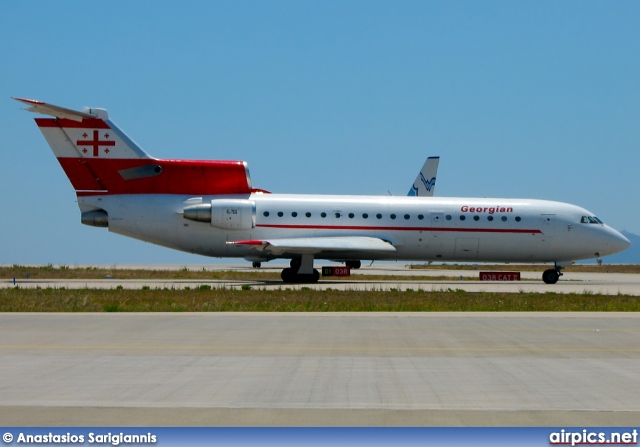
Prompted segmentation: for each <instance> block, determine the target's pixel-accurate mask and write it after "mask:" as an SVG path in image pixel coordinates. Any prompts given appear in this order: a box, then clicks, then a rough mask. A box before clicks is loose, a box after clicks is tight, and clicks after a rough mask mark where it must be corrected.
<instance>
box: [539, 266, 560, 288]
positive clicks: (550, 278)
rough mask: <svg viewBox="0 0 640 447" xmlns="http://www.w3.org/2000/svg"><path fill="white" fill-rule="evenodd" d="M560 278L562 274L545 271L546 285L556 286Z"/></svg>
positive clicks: (543, 278)
mask: <svg viewBox="0 0 640 447" xmlns="http://www.w3.org/2000/svg"><path fill="white" fill-rule="evenodd" d="M559 278H560V274H559V273H558V271H557V270H554V269H549V270H545V271H544V273H543V274H542V280H543V281H544V283H545V284H555V283H557V282H558V279H559Z"/></svg>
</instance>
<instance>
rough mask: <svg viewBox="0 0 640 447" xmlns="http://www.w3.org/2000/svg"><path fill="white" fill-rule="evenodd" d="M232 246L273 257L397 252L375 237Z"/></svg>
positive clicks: (252, 241) (313, 238)
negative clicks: (282, 255)
mask: <svg viewBox="0 0 640 447" xmlns="http://www.w3.org/2000/svg"><path fill="white" fill-rule="evenodd" d="M227 244H232V245H243V246H252V247H254V248H256V249H257V250H258V251H261V252H266V253H269V254H273V255H280V254H284V253H287V254H299V255H303V254H318V253H324V252H350V251H358V252H375V253H380V252H395V251H396V249H395V247H394V246H393V245H391V244H390V243H389V242H385V241H383V240H382V239H378V238H375V237H364V236H344V237H303V238H289V239H265V240H255V239H252V240H242V241H233V242H227Z"/></svg>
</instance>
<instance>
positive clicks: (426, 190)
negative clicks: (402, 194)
mask: <svg viewBox="0 0 640 447" xmlns="http://www.w3.org/2000/svg"><path fill="white" fill-rule="evenodd" d="M438 163H440V157H429V158H427V160H426V161H425V162H424V165H423V166H422V169H421V170H420V173H418V176H417V177H416V179H415V181H414V182H413V185H412V186H411V189H410V190H409V193H408V194H407V195H408V196H420V197H432V196H433V193H434V192H435V190H436V175H437V173H438Z"/></svg>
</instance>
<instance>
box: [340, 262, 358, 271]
mask: <svg viewBox="0 0 640 447" xmlns="http://www.w3.org/2000/svg"><path fill="white" fill-rule="evenodd" d="M344 264H345V265H346V266H347V267H349V268H350V269H356V270H357V269H359V268H360V267H362V263H361V262H360V261H347V262H345V263H344Z"/></svg>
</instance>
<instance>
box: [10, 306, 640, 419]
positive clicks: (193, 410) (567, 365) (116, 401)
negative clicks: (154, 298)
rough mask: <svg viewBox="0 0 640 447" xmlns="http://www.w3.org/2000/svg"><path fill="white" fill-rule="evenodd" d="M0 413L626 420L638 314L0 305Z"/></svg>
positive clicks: (637, 395) (639, 336)
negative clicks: (61, 310)
mask: <svg viewBox="0 0 640 447" xmlns="http://www.w3.org/2000/svg"><path fill="white" fill-rule="evenodd" d="M0 340H1V341H0V355H1V359H2V363H1V364H0V377H2V380H1V381H0V425H5V426H12V425H18V426H57V425H60V426H91V425H98V426H110V425H116V426H154V425H155V426H262V425H276V426H299V425H310V426H344V425H346V426H363V425H364V426H397V425H400V426H450V425H453V426H457V425H462V426H615V425H622V426H636V425H637V423H638V420H640V374H639V373H638V371H640V314H634V313H620V314H618V313H588V314H587V313H585V314H583V313H569V314H564V313H513V314H510V313H497V314H494V313H443V314H439V313H358V314H355V313H290V314H282V313H269V314H261V313H251V314H248V313H187V314H184V313H171V314H164V313H163V314H117V313H115V314H108V313H107V314H0Z"/></svg>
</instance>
